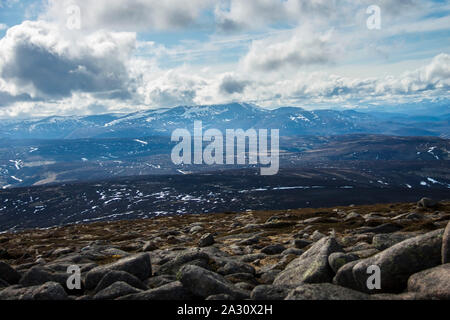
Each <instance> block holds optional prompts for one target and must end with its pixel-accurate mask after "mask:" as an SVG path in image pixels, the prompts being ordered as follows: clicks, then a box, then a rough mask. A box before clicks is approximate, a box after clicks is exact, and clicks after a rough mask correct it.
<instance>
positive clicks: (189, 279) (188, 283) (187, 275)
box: [179, 265, 249, 299]
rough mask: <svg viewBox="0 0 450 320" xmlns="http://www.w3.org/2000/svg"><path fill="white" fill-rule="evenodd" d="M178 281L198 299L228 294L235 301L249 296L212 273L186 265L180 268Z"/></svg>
mask: <svg viewBox="0 0 450 320" xmlns="http://www.w3.org/2000/svg"><path fill="white" fill-rule="evenodd" d="M179 273H180V275H179V279H180V281H181V283H182V284H183V286H184V287H185V288H187V289H188V290H189V291H191V292H192V293H193V294H195V295H196V296H199V297H204V298H206V297H209V296H211V295H215V294H222V293H223V294H228V295H230V296H231V297H233V298H235V299H246V298H248V297H249V294H248V293H247V292H246V291H244V290H241V289H239V288H236V287H235V286H234V285H233V284H232V283H231V282H229V281H228V280H226V279H225V278H224V277H222V276H221V275H219V274H217V273H214V272H212V271H209V270H206V269H203V268H200V267H197V266H192V265H187V266H184V267H182V268H181V270H180V272H179Z"/></svg>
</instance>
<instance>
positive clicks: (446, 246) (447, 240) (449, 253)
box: [441, 222, 450, 264]
mask: <svg viewBox="0 0 450 320" xmlns="http://www.w3.org/2000/svg"><path fill="white" fill-rule="evenodd" d="M441 254H442V264H444V263H450V222H449V223H448V224H447V227H446V228H445V231H444V235H443V236H442V253H441Z"/></svg>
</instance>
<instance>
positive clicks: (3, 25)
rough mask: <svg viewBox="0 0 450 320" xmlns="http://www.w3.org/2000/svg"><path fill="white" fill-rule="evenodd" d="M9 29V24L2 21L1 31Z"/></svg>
mask: <svg viewBox="0 0 450 320" xmlns="http://www.w3.org/2000/svg"><path fill="white" fill-rule="evenodd" d="M6 29H8V26H7V25H6V24H4V23H0V31H2V30H6Z"/></svg>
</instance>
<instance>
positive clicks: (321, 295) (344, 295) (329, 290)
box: [285, 283, 370, 300]
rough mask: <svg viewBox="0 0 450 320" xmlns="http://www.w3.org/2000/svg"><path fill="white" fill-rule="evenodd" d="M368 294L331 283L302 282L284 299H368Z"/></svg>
mask: <svg viewBox="0 0 450 320" xmlns="http://www.w3.org/2000/svg"><path fill="white" fill-rule="evenodd" d="M369 298H370V296H369V295H368V294H365V293H362V292H358V291H355V290H352V289H348V288H344V287H340V286H337V285H334V284H331V283H317V284H303V285H301V286H299V287H297V288H295V289H294V290H292V291H291V292H290V293H289V294H288V296H287V297H286V299H285V300H368V299H369Z"/></svg>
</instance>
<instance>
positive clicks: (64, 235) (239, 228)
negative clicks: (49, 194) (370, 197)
mask: <svg viewBox="0 0 450 320" xmlns="http://www.w3.org/2000/svg"><path fill="white" fill-rule="evenodd" d="M449 220H450V202H441V203H435V202H433V201H432V200H430V199H422V200H421V201H419V202H418V203H417V204H415V203H414V204H386V205H371V206H349V207H338V208H327V209H299V210H287V211H278V212H274V211H271V212H267V211H264V212H245V213H224V214H214V215H211V214H210V215H185V216H177V217H161V218H155V219H147V220H133V221H120V222H110V223H104V222H102V223H94V224H89V225H72V226H67V227H60V228H53V229H47V230H31V231H26V232H20V233H15V234H2V235H0V299H1V300H5V299H7V300H9V299H13V300H16V299H19V300H67V299H79V300H89V299H94V300H105V299H108V300H109V299H121V300H122V299H123V300H193V299H195V300H198V299H208V300H218V299H220V300H235V299H254V300H282V299H287V300H316V299H319V300H328V299H332V300H355V299H356V300H367V299H377V300H379V299H389V300H390V299H399V300H417V299H450V223H449ZM74 266H77V267H79V269H80V271H81V288H79V289H77V288H75V289H72V290H71V289H70V288H69V287H71V285H70V284H76V281H74V282H71V281H69V283H70V284H68V279H69V277H71V276H73V274H72V273H68V269H69V270H73V267H74ZM371 266H377V267H379V270H380V272H381V273H380V278H379V280H380V281H379V283H378V284H377V281H374V282H373V284H375V288H373V287H372V288H371V289H369V286H368V285H367V283H368V278H369V277H371V273H370V272H368V270H371V269H370V268H369V267H371ZM71 268H72V269H71ZM75 276H76V273H75ZM73 279H75V278H70V279H69V280H73ZM369 282H370V281H369ZM371 283H372V282H371ZM68 286H69V287H68Z"/></svg>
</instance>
